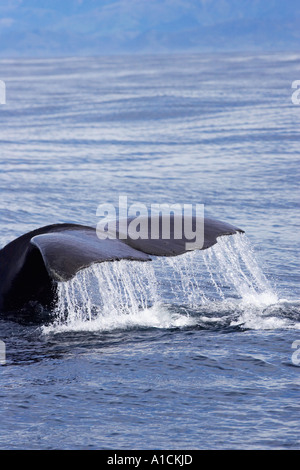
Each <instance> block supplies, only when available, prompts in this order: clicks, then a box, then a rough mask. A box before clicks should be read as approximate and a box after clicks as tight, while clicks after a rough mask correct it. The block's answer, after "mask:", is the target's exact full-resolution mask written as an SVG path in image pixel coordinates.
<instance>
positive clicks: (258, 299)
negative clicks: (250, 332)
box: [44, 234, 300, 332]
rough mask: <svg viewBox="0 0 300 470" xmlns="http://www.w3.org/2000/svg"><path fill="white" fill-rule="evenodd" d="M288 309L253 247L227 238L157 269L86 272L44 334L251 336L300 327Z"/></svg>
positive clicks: (105, 267)
mask: <svg viewBox="0 0 300 470" xmlns="http://www.w3.org/2000/svg"><path fill="white" fill-rule="evenodd" d="M281 307H282V301H281V300H280V299H279V298H278V295H277V294H276V292H275V290H274V288H273V287H272V286H271V284H270V282H269V281H268V279H267V278H266V276H265V275H264V274H263V272H262V270H261V268H260V266H259V264H258V262H257V260H256V258H255V256H254V252H253V249H252V247H251V244H250V242H249V240H248V239H247V237H246V236H245V235H244V234H238V235H234V236H232V237H228V236H225V237H220V238H219V239H218V243H217V244H216V245H214V246H213V247H211V248H210V249H208V250H205V251H200V252H199V251H198V252H196V251H194V252H189V253H186V254H185V255H181V256H178V257H170V258H157V259H156V260H154V261H152V262H134V261H126V260H122V261H118V262H114V263H112V262H106V263H101V264H95V265H93V266H91V267H90V268H88V269H85V270H83V271H80V272H79V273H78V274H77V275H76V276H75V277H74V279H72V280H71V281H69V282H64V283H60V284H59V286H58V302H57V306H56V312H55V314H56V319H55V322H54V323H53V324H52V325H50V326H47V327H44V331H45V332H49V331H53V330H54V331H65V330H89V331H110V330H114V329H126V328H135V327H138V328H140V327H147V328H148V327H152V328H178V327H186V326H193V325H199V324H201V325H205V324H207V325H211V324H220V325H222V324H223V323H224V322H226V324H227V325H228V324H229V325H231V326H241V327H243V328H251V329H266V328H267V329H274V328H285V327H293V328H298V327H299V328H300V323H299V322H298V323H295V321H290V320H289V319H287V318H284V317H281V316H280V315H278V309H280V308H281ZM296 308H298V309H299V305H298V306H297V307H296Z"/></svg>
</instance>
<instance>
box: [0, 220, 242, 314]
mask: <svg viewBox="0 0 300 470" xmlns="http://www.w3.org/2000/svg"><path fill="white" fill-rule="evenodd" d="M197 220H198V219H196V218H195V217H192V220H191V223H192V224H193V226H194V225H195V224H196V223H197ZM172 222H173V223H172ZM129 223H130V220H129V221H128V224H129ZM159 223H160V224H161V223H162V220H161V216H160V220H159ZM160 229H161V225H160ZM237 232H243V230H241V229H239V228H236V227H233V226H232V225H230V224H227V223H225V222H220V221H218V220H213V219H208V218H205V219H204V242H203V246H202V247H201V248H200V249H206V248H209V247H210V246H212V245H214V244H215V243H217V237H219V236H222V235H232V234H235V233H237ZM182 233H184V231H182ZM116 234H117V237H116V238H115V239H109V238H108V239H103V240H100V239H99V238H98V237H97V233H96V229H95V228H92V227H88V226H83V225H76V224H55V225H48V226H46V227H41V228H38V229H36V230H33V231H32V232H29V233H26V234H24V235H22V236H20V237H19V238H17V239H15V240H13V241H12V242H10V243H9V244H8V245H6V246H5V247H4V248H2V250H0V312H11V311H18V310H22V309H23V308H26V306H27V305H30V304H31V305H34V304H41V305H42V306H45V307H49V308H51V306H52V305H53V303H54V302H55V298H56V288H57V283H58V282H60V281H67V280H69V279H71V278H72V277H73V276H75V274H76V273H77V272H78V271H79V270H81V269H83V268H86V267H88V266H90V265H92V264H93V263H101V262H104V261H118V260H121V259H127V260H135V261H151V259H152V258H151V257H153V256H177V255H180V254H183V253H185V252H186V251H187V249H186V242H187V241H189V240H187V239H186V238H185V236H184V235H183V236H182V237H181V238H180V239H178V238H176V237H174V219H172V220H171V224H170V237H169V238H168V239H166V238H163V236H162V232H161V230H160V232H159V236H158V238H156V239H152V238H151V237H150V223H149V237H148V238H147V237H144V238H138V239H133V238H130V237H129V236H128V237H127V238H125V237H124V233H123V234H122V233H121V230H120V233H119V231H118V227H117V232H116Z"/></svg>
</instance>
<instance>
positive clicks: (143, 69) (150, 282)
mask: <svg viewBox="0 0 300 470" xmlns="http://www.w3.org/2000/svg"><path fill="white" fill-rule="evenodd" d="M0 78H1V80H3V81H4V82H5V83H6V104H3V105H1V106H0V139H1V147H0V148H1V154H0V246H1V247H2V246H4V245H5V244H6V243H8V242H9V241H11V240H13V239H14V238H16V237H17V236H19V235H22V234H23V233H25V232H27V231H30V230H32V229H35V228H37V227H40V226H43V225H48V224H52V223H58V222H72V223H79V224H88V225H91V226H96V224H97V223H98V221H99V217H97V215H96V211H97V207H98V205H99V204H103V203H110V204H113V205H114V206H117V205H118V201H119V197H120V196H127V198H128V203H129V204H133V203H136V202H139V203H142V204H145V205H147V207H148V206H150V205H151V204H154V203H168V204H174V203H179V204H193V205H195V204H204V207H205V215H206V216H209V217H212V218H216V219H220V220H223V221H226V222H229V223H231V224H233V225H235V226H238V227H240V228H242V229H243V230H245V234H238V235H234V236H232V237H222V238H220V239H219V243H217V245H215V246H214V247H212V248H210V249H208V250H205V251H198V252H192V253H188V254H186V255H182V256H180V257H177V258H167V259H164V258H160V259H154V260H153V262H151V263H138V262H129V261H120V262H116V263H104V264H99V265H95V266H92V267H91V268H89V269H87V270H84V271H82V272H80V273H78V275H77V276H76V277H75V278H74V279H73V280H72V281H69V282H67V283H61V284H60V285H59V296H58V303H57V306H56V308H55V309H53V312H52V317H53V319H52V320H51V321H50V322H48V323H46V324H32V323H29V324H28V323H26V322H25V321H17V320H18V319H19V320H22V319H21V318H20V317H18V316H17V315H16V321H12V320H11V319H10V320H8V319H7V318H5V317H4V316H1V315H0V340H1V341H2V342H4V343H5V347H6V351H5V360H3V354H2V362H3V364H2V365H0V381H1V385H0V448H1V449H299V448H300V432H299V424H300V404H299V398H300V393H299V392H300V367H299V366H300V351H299V347H300V342H299V341H300V331H299V330H300V298H299V294H300V289H299V280H300V278H299V219H300V217H299V180H300V179H299V178H300V175H299V170H300V165H299V155H300V134H299V125H300V106H297V105H296V104H293V102H292V99H291V97H292V93H293V91H295V90H293V89H292V88H291V85H292V82H293V81H294V80H297V79H300V54H298V53H292V52H291V53H284V54H281V53H278V54H261V55H251V54H247V55H241V54H240V55H238V54H236V55H234V54H227V55H183V56H176V55H173V56H170V55H165V56H163V55H162V56H153V57H152V56H133V57H132V56H124V57H98V58H97V57H95V58H93V57H91V58H67V59H47V60H29V59H28V60H25V59H24V60H20V59H18V60H1V61H0ZM296 341H298V342H299V343H297V342H296ZM1 344H2V345H3V343H1Z"/></svg>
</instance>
